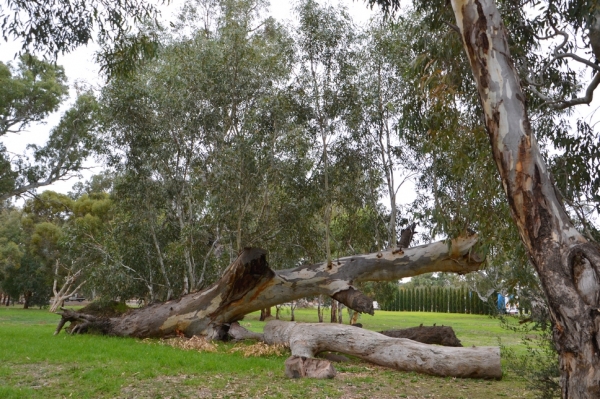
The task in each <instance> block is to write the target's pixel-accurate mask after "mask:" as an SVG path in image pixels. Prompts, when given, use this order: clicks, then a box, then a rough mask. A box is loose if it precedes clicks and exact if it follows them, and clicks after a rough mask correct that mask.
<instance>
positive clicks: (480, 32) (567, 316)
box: [373, 1, 600, 398]
mask: <svg viewBox="0 0 600 399" xmlns="http://www.w3.org/2000/svg"><path fill="white" fill-rule="evenodd" d="M374 2H375V1H374ZM374 2H373V3H374ZM380 3H383V4H385V5H387V6H390V5H394V4H395V5H398V2H388V1H381V2H380ZM420 5H421V6H422V8H423V9H425V10H428V11H429V13H428V18H429V20H430V22H432V23H433V24H436V23H437V24H438V26H439V25H441V24H442V23H443V21H444V20H445V21H446V22H447V23H449V21H451V20H455V21H456V23H457V25H454V24H451V25H450V26H451V27H454V31H455V32H457V33H459V36H460V39H461V40H460V41H461V42H462V44H463V45H464V50H465V53H466V55H467V59H468V61H469V67H470V68H469V69H471V71H472V74H473V76H474V77H475V85H476V86H475V88H476V92H477V93H478V95H479V98H480V105H479V106H480V107H481V108H480V110H481V111H482V113H483V115H484V120H483V121H484V124H485V127H486V130H487V133H488V136H489V139H490V142H491V147H492V157H493V159H494V161H495V163H496V166H497V168H498V170H499V172H500V177H501V181H502V184H503V188H504V191H505V193H506V196H507V198H508V204H509V208H510V211H511V216H512V219H513V221H514V222H515V224H516V226H517V231H518V233H519V236H520V238H521V241H522V243H523V245H524V247H525V248H526V251H527V255H528V256H529V259H530V261H531V263H532V264H533V266H534V268H535V269H536V271H537V274H538V276H539V279H540V282H541V287H542V289H543V291H544V294H545V296H546V299H547V301H548V305H549V310H550V317H551V320H552V323H553V338H554V343H555V345H556V348H557V350H558V353H559V358H560V369H561V389H562V395H563V397H573V398H592V397H597V396H598V394H599V392H600V391H599V388H598V387H599V386H600V385H599V381H600V364H599V361H598V356H599V354H598V345H597V339H598V336H599V334H600V332H599V331H598V327H597V326H598V321H597V317H598V316H597V314H596V312H595V311H594V310H593V309H595V308H597V307H598V302H597V301H598V299H597V292H598V288H599V287H598V283H597V281H598V278H597V274H598V270H599V269H598V267H599V265H600V254H599V252H598V248H597V246H595V245H594V244H593V243H590V242H589V241H588V239H586V237H585V236H584V235H582V234H581V233H579V232H578V231H577V229H576V228H575V225H574V224H573V222H572V221H571V220H570V217H569V214H568V213H567V212H566V211H565V207H564V205H563V203H562V202H561V198H560V195H559V194H558V191H557V189H556V186H555V184H554V183H553V179H552V176H551V171H550V170H548V168H547V166H546V161H545V159H544V157H543V153H542V151H541V150H540V145H539V144H538V142H537V140H536V138H535V136H534V135H533V131H537V132H538V135H540V136H541V137H544V130H545V129H544V128H546V129H547V128H548V127H549V126H550V127H552V129H550V134H549V135H548V136H547V137H550V142H555V143H556V144H557V145H558V146H559V148H560V145H561V142H560V140H552V137H554V136H553V134H556V132H557V131H560V129H556V126H557V123H556V120H553V119H552V118H550V119H544V118H540V119H534V118H533V117H532V116H534V115H536V116H537V115H538V114H537V112H540V111H537V110H542V109H544V110H545V112H544V113H542V112H540V115H544V114H548V113H550V112H551V110H556V109H557V108H562V106H558V107H556V106H553V104H554V105H556V104H557V103H556V102H555V101H551V102H550V103H548V102H545V103H544V104H539V105H538V104H536V100H535V97H534V96H531V95H529V94H528V92H526V91H523V90H522V88H521V86H522V82H526V81H527V80H526V79H522V78H521V76H520V75H519V71H518V69H517V67H519V66H527V63H520V60H521V59H522V58H523V57H535V52H534V50H535V49H536V46H537V44H538V43H539V40H540V39H541V37H540V36H541V35H540V34H539V32H538V31H536V30H535V29H534V28H535V24H536V23H539V22H540V21H542V19H541V18H539V19H535V18H536V17H535V16H534V19H533V22H534V23H533V24H531V23H528V22H525V21H527V17H529V16H530V15H528V14H527V12H528V11H530V9H528V8H522V4H519V6H518V7H515V6H514V4H512V3H510V2H506V3H501V7H500V8H497V7H496V5H495V3H494V2H493V1H452V8H453V11H454V16H452V14H450V13H449V10H448V9H447V8H444V7H443V6H442V4H441V2H440V3H431V2H428V3H420ZM527 5H529V3H528V4H527ZM531 5H534V3H533V2H532V3H531ZM535 5H538V3H535ZM596 7H597V5H596V3H595V2H589V3H588V2H564V3H563V2H549V3H547V4H546V3H544V4H543V5H542V7H541V9H542V10H547V11H548V12H547V13H545V15H544V17H546V20H547V21H548V22H547V24H546V27H548V31H550V32H551V33H558V31H561V30H562V29H561V27H564V26H567V25H570V26H571V27H572V28H573V31H574V32H580V33H579V34H580V35H581V37H583V39H584V43H585V42H586V40H587V43H586V45H587V47H591V49H592V51H593V50H594V49H593V43H594V41H595V39H594V37H595V25H594V24H595V22H596V18H595V15H596V12H597V8H596ZM563 9H565V10H567V11H569V12H568V13H566V14H560V13H558V11H560V10H563ZM501 11H510V12H509V13H508V14H507V18H506V22H505V23H506V25H505V24H504V23H503V21H502V19H501V16H500V15H501V14H500V12H501ZM548 17H549V18H548ZM538 26H542V29H544V28H543V26H544V23H542V24H541V25H538ZM507 28H508V29H511V28H514V29H515V32H516V33H517V35H515V36H512V39H511V40H509V38H508V35H507V32H508V31H507ZM556 28H558V29H556ZM519 33H522V34H521V35H518V34H519ZM559 34H560V33H559ZM563 37H564V36H563ZM565 48H566V47H564V46H563V47H561V45H560V44H559V45H558V46H557V47H556V48H555V49H554V52H553V54H554V56H553V58H552V59H551V60H550V61H549V62H548V63H545V64H544V67H543V73H544V74H549V75H547V76H549V77H552V78H553V79H552V82H550V79H546V80H545V82H546V83H548V82H550V83H554V84H556V85H552V84H551V85H550V86H546V87H544V86H543V85H540V86H536V87H535V91H537V92H538V93H535V91H534V90H531V91H530V92H533V93H534V94H535V95H537V97H540V96H539V93H540V92H541V90H550V91H557V92H558V94H559V95H564V94H568V95H571V94H575V95H576V94H577V91H578V87H577V85H573V83H576V81H575V80H574V79H573V78H574V77H575V75H573V74H572V72H571V71H570V70H569V69H568V67H567V68H565V69H560V68H554V69H552V68H551V66H553V65H555V64H553V63H554V62H555V61H558V60H564V59H566V58H569V57H570V58H573V59H576V58H575V57H573V56H572V55H573V53H570V54H565V53H562V54H561V52H563V50H564V49H565ZM511 53H513V54H515V56H511ZM584 60H585V59H584ZM585 65H587V66H588V67H589V68H591V69H592V71H593V72H592V73H593V76H594V77H596V76H597V70H596V67H595V66H594V63H593V62H589V60H588V61H587V62H585ZM551 71H552V74H550V72H551ZM562 77H566V78H567V79H561V78H562ZM554 78H557V79H554ZM569 78H570V79H569ZM534 83H535V84H541V83H542V82H541V81H540V80H538V81H536V82H534ZM590 84H591V86H589V87H591V90H592V91H593V90H594V79H592V81H591V82H590ZM588 90H589V88H588ZM526 95H527V96H528V97H525V96H526ZM546 97H547V96H546ZM569 102H570V101H569V100H565V99H564V98H563V99H562V100H560V101H559V103H562V104H563V105H564V104H566V103H569ZM573 103H577V101H574V102H573ZM538 107H539V108H538ZM544 107H545V108H544ZM536 111H537V112H536ZM480 114H481V113H480ZM551 116H552V115H551ZM556 116H559V115H558V114H556ZM544 123H545V124H544ZM559 127H560V125H559ZM546 131H547V130H546ZM540 133H541V134H540ZM580 133H581V132H580ZM585 133H587V134H593V132H592V131H588V132H585ZM583 148H585V146H584V147H583ZM580 149H581V148H580ZM588 150H589V149H588ZM588 154H589V151H588V153H585V152H584V154H578V156H580V155H584V156H586V157H587V156H588ZM587 159H588V161H587V162H589V163H586V164H588V165H590V164H593V163H592V162H594V161H593V158H587Z"/></svg>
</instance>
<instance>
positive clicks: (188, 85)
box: [103, 1, 308, 295]
mask: <svg viewBox="0 0 600 399" xmlns="http://www.w3.org/2000/svg"><path fill="white" fill-rule="evenodd" d="M264 6H265V3H264V2H260V1H222V2H217V3H215V2H209V1H204V2H197V3H188V4H187V5H186V7H185V8H184V10H183V12H182V15H181V17H180V19H179V20H178V21H177V22H175V23H174V26H175V28H174V31H175V32H174V33H173V34H169V35H165V37H164V40H165V41H166V44H165V46H164V47H163V48H162V49H161V51H160V54H159V55H158V57H157V59H156V60H155V61H154V62H152V63H150V64H148V65H147V66H145V67H144V68H142V69H141V70H140V71H139V73H137V74H135V75H133V76H130V77H124V78H118V79H115V80H114V81H113V82H111V84H110V85H109V86H108V87H107V88H106V89H105V91H104V97H103V99H104V100H103V101H104V105H105V110H106V116H107V121H108V122H107V125H106V132H107V135H108V137H109V140H110V141H111V142H112V144H113V146H114V148H117V149H118V151H117V152H115V153H113V154H109V156H110V157H112V160H113V161H115V163H114V165H115V167H116V168H117V170H118V171H119V173H120V174H121V182H122V183H121V184H120V185H119V187H118V189H117V190H116V192H115V199H116V200H117V206H120V207H123V209H127V214H128V215H129V216H128V217H129V218H131V219H130V221H132V222H134V223H136V224H140V223H143V224H145V225H146V226H147V228H146V229H144V230H146V231H147V232H148V233H147V234H144V236H145V238H143V239H144V240H147V241H148V243H149V247H150V248H153V249H152V250H153V252H154V256H153V258H156V259H158V261H159V262H158V263H159V265H160V271H161V272H160V274H161V275H162V276H163V277H162V278H161V281H162V284H166V285H167V286H170V287H171V290H172V291H174V292H175V294H176V295H179V294H180V293H186V292H189V291H190V290H196V289H198V288H200V287H202V286H204V285H205V284H207V283H209V282H211V281H213V280H214V279H215V277H217V276H218V275H219V274H220V272H221V271H222V269H223V268H224V266H226V265H227V264H228V263H229V262H230V261H231V259H232V258H233V257H234V256H235V254H236V253H237V252H238V251H239V250H241V248H243V247H244V246H248V245H265V246H268V247H270V246H271V245H270V244H269V243H275V242H277V241H278V240H281V236H282V231H283V230H285V231H288V232H289V231H290V230H288V229H287V227H285V226H286V223H287V224H288V225H289V224H293V223H292V222H291V221H290V220H283V216H284V215H289V212H288V211H286V208H290V207H291V206H293V205H291V204H285V203H284V201H289V200H290V199H292V200H293V201H296V200H294V198H298V199H299V200H300V199H301V195H296V196H292V195H290V192H288V191H286V190H287V189H289V188H293V187H294V184H293V182H292V181H291V179H296V180H297V181H299V182H300V184H299V185H298V186H303V183H301V181H302V180H303V179H299V180H298V179H297V177H298V176H299V175H302V174H303V173H304V174H306V170H307V168H308V164H307V163H306V161H305V158H306V156H305V155H303V154H305V153H306V152H307V149H306V147H307V146H306V144H305V143H304V141H305V140H304V139H303V135H304V131H303V130H302V129H299V128H297V127H296V123H297V122H296V121H297V120H298V119H302V118H303V117H302V113H303V111H302V107H298V108H299V109H297V107H296V106H297V105H298V102H297V100H296V97H297V96H296V94H295V93H294V89H293V88H289V87H288V86H287V83H288V81H289V76H290V72H291V68H292V56H293V47H292V45H291V44H292V42H291V39H290V38H289V36H288V35H287V33H286V31H285V29H284V28H283V27H282V26H281V25H279V24H278V23H276V22H275V21H274V20H272V19H270V18H266V19H264V18H262V16H261V15H262V14H261V13H260V11H261V10H264ZM207 15H208V17H206V18H208V19H206V18H204V19H202V18H200V17H205V16H207ZM197 24H200V25H201V27H200V28H198V26H197ZM286 182H289V184H288V183H286ZM276 209H279V210H280V212H277V211H276ZM284 252H285V251H284ZM280 253H281V252H280ZM180 265H184V267H183V268H182V267H181V266H180ZM170 270H171V271H172V272H174V274H173V275H171V274H170V273H172V272H171V271H170ZM175 270H178V271H175Z"/></svg>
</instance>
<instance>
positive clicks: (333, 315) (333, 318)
mask: <svg viewBox="0 0 600 399" xmlns="http://www.w3.org/2000/svg"><path fill="white" fill-rule="evenodd" d="M337 308H338V304H337V301H336V300H333V299H332V300H331V314H330V316H331V317H330V320H329V322H330V323H337Z"/></svg>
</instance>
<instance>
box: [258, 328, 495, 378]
mask: <svg viewBox="0 0 600 399" xmlns="http://www.w3.org/2000/svg"><path fill="white" fill-rule="evenodd" d="M264 339H265V342H266V343H267V344H270V345H273V344H284V345H288V346H289V347H290V349H291V351H292V356H296V357H299V358H314V357H315V355H317V354H318V353H319V352H323V351H335V352H340V353H345V354H348V355H353V356H356V357H359V358H361V359H363V360H366V361H368V362H371V363H375V364H378V365H380V366H384V367H390V368H393V369H396V370H402V371H416V372H418V373H424V374H430V375H437V376H441V377H461V378H493V379H500V378H502V369H501V366H500V348H497V347H488V346H480V347H470V348H453V347H446V346H437V345H427V344H422V343H419V342H415V341H411V340H409V339H406V338H390V337H387V336H385V335H382V334H379V333H377V332H375V331H369V330H365V329H362V328H357V327H352V326H344V325H340V324H318V323H294V322H285V321H280V320H273V321H270V322H269V323H267V325H266V326H265V331H264Z"/></svg>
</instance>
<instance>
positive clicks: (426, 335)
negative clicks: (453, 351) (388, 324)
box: [379, 325, 462, 347]
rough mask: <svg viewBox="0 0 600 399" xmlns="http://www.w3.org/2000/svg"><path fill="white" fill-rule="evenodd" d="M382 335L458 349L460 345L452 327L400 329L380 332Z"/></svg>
mask: <svg viewBox="0 0 600 399" xmlns="http://www.w3.org/2000/svg"><path fill="white" fill-rule="evenodd" d="M379 333H380V334H383V335H385V336H388V337H392V338H406V339H410V340H413V341H417V342H421V343H422V344H429V345H442V346H453V347H460V346H462V344H461V343H460V340H459V339H458V338H457V337H456V334H455V333H454V330H453V329H452V327H448V326H445V327H444V326H423V325H421V326H419V327H410V328H400V329H395V330H386V331H380V332H379Z"/></svg>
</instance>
